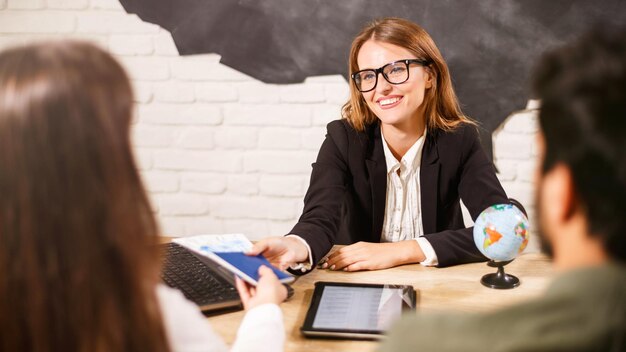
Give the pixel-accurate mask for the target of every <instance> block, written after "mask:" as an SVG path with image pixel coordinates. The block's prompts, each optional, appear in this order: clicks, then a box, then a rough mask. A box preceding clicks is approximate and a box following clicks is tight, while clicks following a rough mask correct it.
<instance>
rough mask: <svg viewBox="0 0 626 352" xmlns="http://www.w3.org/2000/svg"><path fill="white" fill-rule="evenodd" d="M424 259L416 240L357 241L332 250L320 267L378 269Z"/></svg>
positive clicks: (352, 269)
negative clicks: (390, 241)
mask: <svg viewBox="0 0 626 352" xmlns="http://www.w3.org/2000/svg"><path fill="white" fill-rule="evenodd" d="M424 259H425V256H424V253H423V252H422V249H421V247H420V246H419V244H417V241H414V240H408V241H401V242H394V243H371V242H357V243H355V244H351V245H349V246H345V247H342V248H340V249H338V250H336V251H335V252H333V253H332V254H331V255H330V256H329V257H328V259H327V260H326V262H325V263H324V264H322V268H328V269H330V270H344V271H359V270H379V269H387V268H391V267H394V266H398V265H402V264H409V263H419V262H421V261H423V260H424Z"/></svg>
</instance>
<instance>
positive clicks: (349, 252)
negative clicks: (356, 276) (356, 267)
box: [322, 243, 366, 270]
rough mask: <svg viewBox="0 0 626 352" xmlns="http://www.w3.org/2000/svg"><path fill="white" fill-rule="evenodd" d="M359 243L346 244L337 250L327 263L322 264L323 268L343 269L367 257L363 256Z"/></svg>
mask: <svg viewBox="0 0 626 352" xmlns="http://www.w3.org/2000/svg"><path fill="white" fill-rule="evenodd" d="M357 244H358V243H357ZM357 244H354V245H351V246H346V247H343V248H341V249H339V250H337V251H335V252H334V253H333V254H331V255H330V256H329V257H328V259H327V260H326V263H324V264H322V268H328V269H330V270H341V269H343V268H344V267H346V266H348V265H350V264H354V263H356V262H358V261H361V260H364V259H366V258H364V257H363V253H362V252H363V251H362V250H361V248H360V246H357Z"/></svg>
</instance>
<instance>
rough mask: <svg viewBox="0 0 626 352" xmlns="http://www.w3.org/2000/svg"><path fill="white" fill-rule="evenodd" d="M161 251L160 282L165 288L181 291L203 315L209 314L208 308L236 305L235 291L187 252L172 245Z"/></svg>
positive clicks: (178, 246)
mask: <svg viewBox="0 0 626 352" xmlns="http://www.w3.org/2000/svg"><path fill="white" fill-rule="evenodd" d="M163 247H164V254H165V255H164V261H163V267H162V270H161V278H162V279H163V282H164V283H165V284H166V285H168V286H171V287H174V288H177V289H179V290H181V291H182V292H183V294H184V295H185V297H187V299H189V300H191V301H193V302H195V303H196V304H197V305H198V306H200V307H201V308H203V310H205V311H206V310H210V306H211V305H216V304H220V303H223V302H228V301H239V294H238V293H237V289H236V288H235V287H234V286H233V285H232V284H230V283H229V282H228V281H226V280H225V279H224V278H222V277H221V276H220V274H218V273H217V272H215V271H214V270H213V269H211V268H210V267H209V266H207V265H205V264H204V263H202V262H201V261H200V260H199V259H198V258H196V257H195V256H194V255H193V254H192V253H191V252H189V251H188V250H187V249H185V248H183V247H182V246H180V245H178V244H176V243H167V244H165V245H164V246H163ZM236 305H237V304H235V306H236ZM206 306H209V307H206ZM205 308H206V309H205Z"/></svg>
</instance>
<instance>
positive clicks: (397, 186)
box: [380, 128, 438, 266]
mask: <svg viewBox="0 0 626 352" xmlns="http://www.w3.org/2000/svg"><path fill="white" fill-rule="evenodd" d="M380 133H381V135H382V137H383V138H382V140H383V150H384V152H385V162H386V163H387V199H386V203H385V219H384V222H383V231H382V234H381V237H380V238H381V242H399V241H404V240H410V239H414V240H416V241H417V243H418V245H419V246H420V248H421V249H422V252H424V255H425V256H426V259H425V260H424V261H423V262H421V264H422V265H429V266H430V265H437V264H438V260H437V255H436V253H435V250H434V249H433V247H432V245H431V244H430V242H428V240H427V239H426V238H424V237H422V236H424V228H423V226H422V201H421V196H420V195H421V193H420V166H421V163H422V150H423V149H424V141H425V140H426V129H424V134H423V135H422V136H421V137H420V138H419V139H418V140H417V141H416V142H415V143H414V144H413V145H412V146H411V148H409V150H408V151H407V152H406V153H405V154H404V156H403V157H402V160H400V161H398V160H397V159H396V157H395V156H394V155H393V153H392V152H391V149H389V146H388V145H387V141H386V140H385V136H384V135H383V131H382V128H381V130H380Z"/></svg>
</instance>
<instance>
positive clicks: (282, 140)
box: [0, 0, 537, 243]
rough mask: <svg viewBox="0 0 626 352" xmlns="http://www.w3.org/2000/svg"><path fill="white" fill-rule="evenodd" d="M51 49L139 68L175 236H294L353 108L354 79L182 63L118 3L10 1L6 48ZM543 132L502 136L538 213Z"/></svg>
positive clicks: (147, 161) (146, 155)
mask: <svg viewBox="0 0 626 352" xmlns="http://www.w3.org/2000/svg"><path fill="white" fill-rule="evenodd" d="M48 38H54V39H58V38H82V39H86V40H90V41H93V42H96V43H97V44H99V45H100V46H102V47H104V48H106V49H108V50H109V51H111V52H112V53H113V54H114V55H115V56H116V57H117V58H119V59H120V61H121V62H122V63H123V65H124V66H125V67H126V68H127V70H128V72H129V74H130V76H131V77H132V80H133V85H134V88H135V92H136V97H135V100H136V102H137V108H136V114H137V116H136V117H135V125H134V129H133V140H134V144H135V147H136V150H135V152H136V153H135V154H136V156H137V160H138V164H139V168H140V170H141V174H142V175H143V178H144V180H145V183H146V186H147V189H148V191H149V193H150V195H151V197H152V202H153V208H154V210H155V213H156V214H157V216H158V218H159V220H160V223H161V225H162V230H163V232H164V233H166V234H169V235H190V234H197V233H209V232H243V233H246V234H248V235H249V236H250V237H251V238H253V239H254V238H260V237H263V236H267V235H280V234H284V233H285V232H287V231H288V230H290V229H291V227H292V226H293V224H294V223H295V221H296V220H297V218H298V216H299V215H300V212H301V210H302V206H303V205H302V198H303V196H304V193H305V191H306V188H307V186H308V181H309V176H310V172H311V163H312V162H313V161H314V160H315V157H316V155H317V151H318V148H319V146H320V145H321V143H322V141H323V139H324V134H325V128H324V127H325V125H326V124H327V123H328V122H329V121H331V120H334V119H337V118H339V117H340V109H341V106H342V105H343V103H344V102H345V101H346V99H347V98H348V89H347V83H346V81H345V79H344V78H343V77H341V76H339V75H335V76H324V77H309V78H307V79H306V80H305V81H304V82H303V83H300V84H291V85H275V84H264V83H262V82H259V81H258V80H255V79H253V78H251V77H249V76H247V75H245V74H243V73H241V72H238V71H236V70H234V69H232V68H230V67H227V66H225V65H222V64H220V63H219V61H220V56H219V55H218V54H215V53H208V54H202V55H193V56H188V57H180V56H179V55H178V52H177V49H176V46H175V44H174V42H173V40H172V37H171V35H170V34H169V33H168V32H167V31H165V30H163V29H161V28H159V27H158V26H156V25H153V24H149V23H144V22H142V21H141V20H140V19H139V18H138V17H137V16H136V15H131V14H127V13H126V12H124V10H123V8H122V6H121V5H120V3H119V2H118V0H0V48H4V47H7V46H10V45H14V44H19V43H26V42H30V41H33V40H45V39H48ZM536 129H537V127H536V118H535V116H534V114H533V112H532V111H531V110H528V111H526V110H525V111H522V112H520V113H517V114H513V115H512V116H511V117H509V119H508V120H507V122H506V124H505V125H504V126H503V127H502V128H501V129H500V130H499V131H497V132H496V133H495V134H494V150H495V152H496V158H495V159H496V162H497V165H498V167H499V169H500V174H499V178H500V179H501V181H502V183H503V185H504V187H505V189H506V190H507V192H508V193H509V194H510V196H512V197H514V198H517V199H519V200H521V201H522V202H523V203H524V204H525V205H526V206H527V208H528V210H529V212H530V213H531V214H534V212H533V204H532V196H533V194H534V187H533V183H532V176H533V167H534V165H535V164H534V162H535V158H536V150H535V146H534V134H535V132H536ZM531 243H532V242H531Z"/></svg>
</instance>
